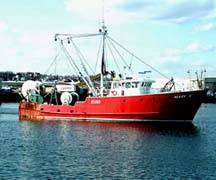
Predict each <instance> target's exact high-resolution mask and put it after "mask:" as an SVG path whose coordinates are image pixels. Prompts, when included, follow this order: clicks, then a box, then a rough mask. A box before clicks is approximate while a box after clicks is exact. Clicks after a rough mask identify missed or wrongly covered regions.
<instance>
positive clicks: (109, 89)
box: [19, 26, 206, 122]
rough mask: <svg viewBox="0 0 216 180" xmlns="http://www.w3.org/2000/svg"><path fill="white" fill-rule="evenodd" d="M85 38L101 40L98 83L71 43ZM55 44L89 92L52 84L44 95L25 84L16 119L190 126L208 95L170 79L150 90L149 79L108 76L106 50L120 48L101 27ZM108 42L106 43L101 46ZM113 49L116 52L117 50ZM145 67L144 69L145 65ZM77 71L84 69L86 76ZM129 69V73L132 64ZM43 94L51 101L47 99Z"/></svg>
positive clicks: (60, 38) (38, 87)
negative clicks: (71, 50) (181, 87)
mask: <svg viewBox="0 0 216 180" xmlns="http://www.w3.org/2000/svg"><path fill="white" fill-rule="evenodd" d="M89 36H90V37H91V36H101V37H102V42H103V43H102V46H101V47H102V48H100V49H101V57H102V60H101V73H100V80H99V81H97V82H96V83H95V82H92V79H91V78H89V77H90V76H89V75H88V72H87V68H86V66H85V65H84V62H85V60H86V59H85V58H83V55H82V54H81V53H80V51H79V50H78V46H77V45H75V41H74V39H76V38H80V37H89ZM55 40H57V41H59V42H60V47H61V49H62V51H63V52H64V53H65V54H66V56H67V57H68V59H69V61H70V64H71V65H72V66H73V68H74V71H76V72H78V74H79V76H80V77H81V78H82V80H83V82H84V83H85V85H86V87H87V89H88V93H85V94H83V93H81V92H82V91H80V88H78V85H77V83H73V82H72V83H70V84H64V85H62V84H60V85H59V84H58V82H56V83H55V84H54V87H53V88H51V90H50V91H49V92H46V90H42V89H43V88H41V87H42V86H41V83H39V82H26V83H24V85H23V87H22V91H23V96H24V97H25V99H23V100H22V101H21V102H20V104H19V117H20V120H38V121H41V120H52V121H53V120H63V121H64V120H69V121H77V120H81V121H101V122H104V121H115V122H116V121H117V122H125V121H126V122H142V121H153V122H159V121H160V122H192V120H193V118H194V116H195V115H196V113H197V111H198V109H199V107H200V105H201V103H202V102H203V98H204V97H205V95H206V90H202V89H201V90H186V91H185V90H184V91H183V90H175V88H174V85H175V84H174V81H173V79H172V80H171V81H169V83H167V84H166V85H165V86H164V87H163V88H161V89H159V90H157V91H156V90H155V89H153V88H152V84H153V83H154V82H155V81H154V80H152V79H150V78H146V77H136V76H134V75H133V76H132V75H130V76H129V75H125V74H121V75H120V76H119V77H117V76H116V75H115V73H114V72H112V73H110V74H109V73H108V72H107V68H106V66H105V65H106V61H105V57H106V56H107V55H106V51H105V49H106V47H108V46H114V43H116V44H117V45H118V46H120V44H118V43H117V42H116V41H114V40H113V39H112V38H110V37H109V36H108V33H107V30H106V27H105V26H103V27H102V29H100V31H99V33H96V34H85V35H71V34H56V35H55ZM106 40H109V41H110V43H109V44H105V41H106ZM66 43H69V44H70V45H73V46H74V47H75V51H76V52H78V54H79V55H78V59H79V62H80V64H81V68H80V67H78V65H77V60H75V57H74V56H72V55H71V54H70V53H69V51H68V49H67V48H66V47H65V44H66ZM120 47H121V48H122V49H123V50H125V51H126V52H127V53H129V54H131V55H132V56H133V58H136V59H138V60H139V61H141V62H143V61H142V60H141V59H139V58H138V57H136V56H135V55H134V54H132V53H130V52H129V51H128V50H127V49H126V48H124V47H122V46H120ZM109 48H110V47H109ZM113 49H116V48H115V46H114V48H113ZM112 54H114V53H112ZM116 54H119V52H117V53H116ZM120 58H122V56H120ZM144 64H145V65H147V63H145V62H144ZM149 67H150V68H152V67H151V66H149ZM80 69H84V72H85V73H86V75H84V74H83V73H82V72H81V70H80ZM128 69H129V70H131V65H130V66H129V68H128ZM152 69H153V70H155V69H154V68H152ZM156 71H157V70H156ZM157 72H158V71H157ZM159 73H160V72H159ZM160 74H161V73H160ZM61 85H62V87H61ZM47 94H49V97H50V100H47V99H46V98H45V97H47Z"/></svg>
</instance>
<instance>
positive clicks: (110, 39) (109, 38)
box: [107, 36, 133, 73]
mask: <svg viewBox="0 0 216 180" xmlns="http://www.w3.org/2000/svg"><path fill="white" fill-rule="evenodd" d="M107 37H108V40H109V41H110V43H111V45H112V46H113V48H114V49H115V51H116V52H117V53H118V55H119V57H120V58H121V60H122V61H123V62H124V64H125V65H126V66H127V68H128V69H130V70H131V72H132V73H133V71H132V69H131V68H130V67H129V66H128V64H127V62H126V61H125V60H124V58H123V57H122V55H121V54H120V52H119V51H118V49H117V48H116V47H115V45H114V43H113V42H115V41H114V40H113V39H112V38H111V37H109V36H107ZM112 41H113V42H112ZM115 43H116V44H117V45H120V44H119V43H117V42H115ZM120 47H121V46H120ZM125 50H126V49H125ZM128 52H129V51H128Z"/></svg>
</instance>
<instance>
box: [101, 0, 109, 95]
mask: <svg viewBox="0 0 216 180" xmlns="http://www.w3.org/2000/svg"><path fill="white" fill-rule="evenodd" d="M104 19H105V18H104V0H103V1H102V29H99V31H100V32H101V33H102V35H103V41H102V59H101V77H100V96H101V97H103V89H104V86H103V76H104V75H105V74H106V64H105V38H106V34H107V27H106V26H105V22H104Z"/></svg>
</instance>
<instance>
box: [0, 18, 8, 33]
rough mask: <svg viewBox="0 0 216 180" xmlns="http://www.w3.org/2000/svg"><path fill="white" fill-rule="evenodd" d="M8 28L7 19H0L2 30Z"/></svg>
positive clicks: (0, 28) (0, 29)
mask: <svg viewBox="0 0 216 180" xmlns="http://www.w3.org/2000/svg"><path fill="white" fill-rule="evenodd" d="M6 29H7V24H6V22H5V21H2V20H0V32H1V31H4V30H6Z"/></svg>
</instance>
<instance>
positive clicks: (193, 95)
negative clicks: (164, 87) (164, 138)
mask: <svg viewBox="0 0 216 180" xmlns="http://www.w3.org/2000/svg"><path fill="white" fill-rule="evenodd" d="M205 94H206V91H203V90H199V91H189V92H175V93H171V92H170V93H161V94H149V95H140V96H121V97H88V98H86V101H83V102H76V104H75V105H74V106H70V105H68V106H65V105H50V104H38V103H31V102H26V101H21V102H20V105H19V115H20V120H93V121H133V122H140V121H168V122H171V121H179V122H186V121H189V122H191V121H192V120H193V118H194V116H195V114H196V112H197V110H198V109H199V107H200V105H201V103H202V102H203V98H204V96H205Z"/></svg>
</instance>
